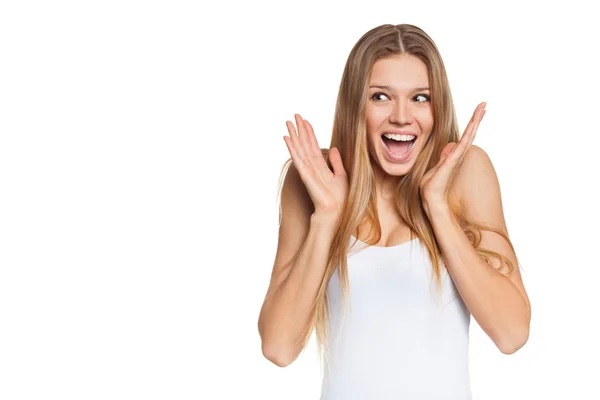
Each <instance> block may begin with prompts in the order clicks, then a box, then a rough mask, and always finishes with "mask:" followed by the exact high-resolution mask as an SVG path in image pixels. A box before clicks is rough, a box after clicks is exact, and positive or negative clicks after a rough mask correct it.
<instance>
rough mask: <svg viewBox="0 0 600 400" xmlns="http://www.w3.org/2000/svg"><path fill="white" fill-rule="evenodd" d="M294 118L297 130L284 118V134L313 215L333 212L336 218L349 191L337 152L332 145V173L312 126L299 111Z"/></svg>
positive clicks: (330, 156) (330, 153)
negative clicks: (312, 208) (287, 133)
mask: <svg viewBox="0 0 600 400" xmlns="http://www.w3.org/2000/svg"><path fill="white" fill-rule="evenodd" d="M294 117H295V118H296V125H297V126H298V133H296V129H295V128H294V124H293V123H292V122H290V121H286V122H285V124H286V126H287V128H288V132H289V134H290V136H284V137H283V139H284V141H285V144H286V145H287V147H288V150H289V152H290V155H291V156H292V161H293V162H294V166H295V167H296V169H297V170H298V173H299V175H300V178H301V179H302V182H304V185H305V186H306V189H307V191H308V194H309V195H310V198H311V200H312V202H313V205H314V207H315V214H322V215H332V216H334V217H335V218H336V219H337V217H339V216H340V215H341V213H342V210H343V206H344V203H345V202H346V199H347V198H348V191H349V185H348V175H347V174H346V171H345V169H344V165H343V164H342V157H341V155H340V152H339V150H338V149H337V148H335V147H332V148H331V149H330V150H329V161H330V162H331V166H332V167H333V172H332V171H331V170H330V169H329V166H328V165H327V163H326V162H325V160H324V158H323V153H322V152H321V148H320V147H319V144H318V143H317V137H316V136H315V133H314V131H313V128H312V125H311V124H310V123H309V122H308V121H306V120H304V119H302V117H301V116H300V115H299V114H295V115H294Z"/></svg>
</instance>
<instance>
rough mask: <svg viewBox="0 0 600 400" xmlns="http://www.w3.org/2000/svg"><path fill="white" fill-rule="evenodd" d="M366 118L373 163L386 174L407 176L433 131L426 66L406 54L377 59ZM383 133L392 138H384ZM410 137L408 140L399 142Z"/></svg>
mask: <svg viewBox="0 0 600 400" xmlns="http://www.w3.org/2000/svg"><path fill="white" fill-rule="evenodd" d="M366 115H367V137H368V142H369V153H370V154H371V157H372V158H373V160H375V162H376V163H377V164H378V165H379V167H380V168H381V170H383V171H384V172H385V173H386V174H387V175H394V176H401V175H405V174H407V173H408V172H409V171H410V169H411V168H412V166H413V165H414V163H415V160H416V158H417V156H418V155H419V152H420V151H421V149H422V147H423V144H424V143H425V142H426V140H427V137H428V136H429V134H430V133H431V130H432V128H433V112H432V109H431V102H430V90H429V78H428V76H427V66H426V65H425V64H424V63H423V62H422V61H421V60H419V59H418V58H416V57H414V56H410V55H397V56H393V57H388V58H385V59H379V60H377V61H376V62H375V64H374V65H373V69H372V71H371V78H370V81H369V98H368V100H367V109H366ZM385 133H392V134H396V135H395V136H393V137H390V138H386V137H384V136H383V135H384V134H385ZM405 135H410V136H405ZM413 136H414V137H415V139H414V140H412V141H402V139H411V138H413ZM395 139H396V140H395ZM376 167H377V166H374V168H376Z"/></svg>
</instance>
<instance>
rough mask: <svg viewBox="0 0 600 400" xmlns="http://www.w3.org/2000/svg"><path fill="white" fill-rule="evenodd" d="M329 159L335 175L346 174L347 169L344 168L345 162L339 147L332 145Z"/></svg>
mask: <svg viewBox="0 0 600 400" xmlns="http://www.w3.org/2000/svg"><path fill="white" fill-rule="evenodd" d="M329 161H330V162H331V166H332V167H333V173H334V174H335V176H345V175H346V170H345V169H344V164H343V163H342V155H341V154H340V151H339V150H338V149H337V147H332V148H331V149H330V150H329Z"/></svg>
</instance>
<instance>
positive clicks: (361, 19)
mask: <svg viewBox="0 0 600 400" xmlns="http://www.w3.org/2000/svg"><path fill="white" fill-rule="evenodd" d="M201 4H202V5H201ZM583 4H584V2H576V1H570V2H564V3H562V4H560V5H558V4H557V5H549V4H548V3H546V2H543V3H542V2H539V3H535V2H523V1H520V2H515V3H514V4H510V3H508V2H503V3H499V4H494V5H492V4H491V3H490V2H485V3H482V2H473V3H466V2H462V3H459V2H456V1H455V2H449V3H447V4H446V3H442V2H439V3H435V2H431V1H426V2H400V1H387V2H384V1H373V2H370V3H367V2H366V1H363V2H350V3H349V2H345V3H344V4H341V3H340V4H333V3H327V2H323V1H319V2H314V3H312V2H308V3H307V2H302V3H300V2H294V3H292V2H282V3H273V4H267V3H264V2H257V1H252V2H241V1H238V2H228V3H217V2H212V3H210V4H208V3H199V2H193V1H188V2H181V1H168V2H167V1H162V2H158V1H146V2H142V1H138V2H133V1H103V2H76V1H71V2H66V1H56V2H41V1H40V2H30V1H19V2H16V1H14V2H11V1H7V2H3V3H2V5H1V6H0V135H1V136H0V398H2V399H5V400H13V399H15V400H16V399H50V398H52V399H54V398H56V399H62V400H66V399H239V398H244V399H246V398H253V399H254V398H256V399H258V398H260V399H318V396H319V390H320V380H319V379H320V371H319V365H318V363H317V357H316V343H315V341H314V336H313V341H312V343H311V346H310V347H309V348H307V349H306V352H305V353H303V354H302V355H301V356H300V358H298V359H297V360H296V361H295V362H294V363H293V364H292V365H290V366H289V367H287V368H283V369H282V368H279V367H277V366H275V365H274V364H272V363H270V362H269V361H268V360H266V359H265V358H264V357H263V356H262V353H261V343H260V337H259V335H258V330H257V320H258V314H259V311H260V307H261V305H262V301H263V299H264V295H265V293H266V289H267V286H268V283H269V277H270V273H271V268H272V265H273V261H274V256H275V251H276V247H277V232H278V225H277V223H278V208H277V204H276V202H275V200H276V194H277V193H276V190H277V183H278V182H277V178H278V176H279V172H280V171H281V166H282V165H283V162H284V161H285V160H286V159H287V158H288V157H289V153H288V150H287V148H286V146H285V143H284V141H283V138H282V137H283V135H286V134H287V129H286V127H285V121H286V120H290V121H293V114H294V113H300V114H301V115H302V116H303V117H305V118H307V119H308V120H310V121H311V123H312V124H313V126H314V127H315V130H316V134H317V136H318V140H319V143H320V145H321V147H328V145H329V140H330V138H331V128H332V122H333V112H334V106H335V100H336V96H337V89H338V86H339V82H340V79H341V75H342V70H343V67H344V64H345V62H346V58H347V56H348V54H349V52H350V50H351V48H352V46H353V45H354V44H355V43H356V41H357V40H358V39H359V38H360V37H361V36H362V35H363V34H364V33H365V32H367V31H368V30H369V29H371V28H373V27H375V26H378V25H381V24H384V23H392V24H399V23H411V24H414V25H417V26H419V27H421V28H422V29H424V30H425V31H426V32H427V33H428V34H429V35H430V36H431V37H432V38H433V39H434V41H435V42H436V44H437V45H438V48H439V49H440V52H441V53H442V57H443V59H444V62H445V65H446V68H447V72H448V76H449V80H450V84H451V88H452V93H453V96H454V99H455V107H456V111H457V114H458V117H459V122H460V124H461V129H464V127H465V126H466V123H467V121H468V119H469V118H470V116H471V114H472V112H473V110H474V108H475V107H476V106H477V104H478V103H480V102H482V101H487V107H486V108H487V113H486V115H485V118H484V120H483V122H482V123H481V125H480V127H479V130H478V133H477V137H476V139H475V142H474V143H475V144H476V145H478V146H480V147H482V148H483V149H484V150H485V151H486V152H487V153H488V154H489V155H490V158H491V159H492V162H493V164H494V166H495V168H496V171H497V174H498V177H499V180H500V184H501V189H502V197H503V204H504V212H505V217H506V220H507V224H508V228H509V234H510V236H511V239H512V240H513V243H514V245H515V247H516V250H517V255H518V256H519V258H520V261H521V263H522V268H523V269H522V274H523V279H524V283H525V286H526V289H527V291H528V294H529V297H530V300H531V303H532V309H533V316H532V322H531V333H530V337H529V341H528V343H527V344H526V345H525V347H523V348H522V349H520V350H519V351H518V352H517V353H515V354H513V355H510V356H507V355H504V354H502V353H500V352H499V350H498V349H497V348H496V347H495V346H494V345H493V343H492V342H491V340H490V339H489V338H488V337H487V336H486V335H485V334H484V333H483V331H482V330H481V329H480V328H479V326H478V325H477V323H476V322H475V321H474V320H471V347H470V362H471V364H470V365H471V380H472V390H473V398H474V399H486V400H492V399H506V398H511V399H532V398H538V399H541V398H548V397H552V398H579V399H598V398H600V388H599V386H598V383H597V379H598V378H597V377H598V372H599V370H600V367H599V364H598V359H599V358H600V344H599V341H598V338H599V337H600V328H599V327H598V321H599V315H600V313H599V312H598V307H599V306H600V301H599V300H598V292H597V288H598V279H599V278H600V273H599V272H598V270H599V267H600V263H599V261H598V256H597V254H598V240H599V238H600V237H599V236H600V235H599V234H598V226H599V223H600V216H599V212H598V209H597V208H596V206H597V205H598V204H600V198H599V195H598V190H597V188H598V178H597V174H598V172H599V170H600V168H599V167H598V145H599V144H600V140H599V139H598V135H599V134H600V129H599V128H598V122H597V116H598V106H599V101H598V91H599V89H600V87H599V86H600V85H599V78H598V71H599V70H600V68H599V67H600V65H599V63H598V61H597V59H596V58H595V56H596V53H597V38H598V37H599V36H600V32H599V29H598V24H597V21H596V20H595V19H594V18H593V16H594V13H592V12H591V9H589V8H585V7H584V6H583ZM432 384H435V382H432Z"/></svg>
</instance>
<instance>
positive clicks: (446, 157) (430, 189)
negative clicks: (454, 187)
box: [420, 102, 487, 213]
mask: <svg viewBox="0 0 600 400" xmlns="http://www.w3.org/2000/svg"><path fill="white" fill-rule="evenodd" d="M486 104H487V103H486V102H483V103H480V104H479V105H478V106H477V107H476V108H475V112H474V113H473V117H471V120H470V121H469V124H468V125H467V128H466V129H465V132H464V133H463V135H462V137H461V138H460V141H459V142H458V144H456V143H455V142H450V143H448V144H447V145H446V146H445V147H444V148H443V150H442V153H441V155H440V160H439V162H438V163H437V164H436V165H435V167H433V168H432V169H430V170H429V171H427V172H426V173H425V175H424V176H423V179H422V180H421V184H420V190H421V200H422V203H423V206H424V208H425V210H426V211H427V212H428V207H431V206H438V205H441V206H445V205H447V204H448V191H449V189H450V185H451V183H452V179H453V178H454V175H455V174H456V172H457V171H458V170H459V168H460V166H461V164H462V163H463V161H464V159H465V156H466V154H467V150H468V149H469V147H470V146H471V143H473V139H475V133H476V132H477V128H478V127H479V123H480V122H481V119H482V118H483V116H484V115H485V106H486ZM428 213H429V212H428Z"/></svg>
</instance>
